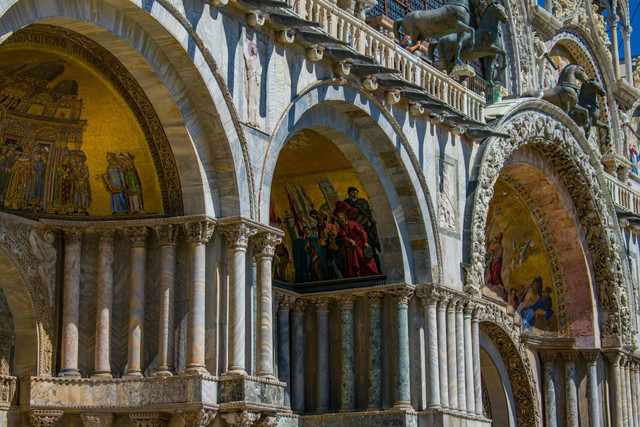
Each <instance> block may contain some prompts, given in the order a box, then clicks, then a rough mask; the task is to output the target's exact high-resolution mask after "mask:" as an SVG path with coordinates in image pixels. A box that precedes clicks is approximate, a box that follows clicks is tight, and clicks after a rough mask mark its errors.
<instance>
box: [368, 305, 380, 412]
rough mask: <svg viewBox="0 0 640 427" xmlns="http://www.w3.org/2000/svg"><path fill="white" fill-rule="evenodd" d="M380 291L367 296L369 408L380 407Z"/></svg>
mask: <svg viewBox="0 0 640 427" xmlns="http://www.w3.org/2000/svg"><path fill="white" fill-rule="evenodd" d="M382 295H383V294H382V293H381V292H372V293H370V294H369V295H368V297H369V405H368V408H369V409H382Z"/></svg>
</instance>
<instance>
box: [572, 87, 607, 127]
mask: <svg viewBox="0 0 640 427" xmlns="http://www.w3.org/2000/svg"><path fill="white" fill-rule="evenodd" d="M605 95H606V92H605V90H604V87H602V85H601V84H600V82H598V81H597V80H594V79H591V80H588V81H586V82H584V83H583V84H582V87H581V88H580V95H579V97H578V106H579V107H581V108H580V109H577V108H574V109H573V110H571V111H569V116H571V118H572V119H573V121H574V122H576V124H577V125H578V126H581V127H582V128H584V135H585V136H586V137H587V138H589V136H590V135H591V128H592V127H593V126H595V127H597V128H598V129H603V130H604V131H605V132H606V133H607V137H608V136H609V126H607V124H606V123H602V122H601V121H600V120H599V118H600V105H599V104H598V96H605Z"/></svg>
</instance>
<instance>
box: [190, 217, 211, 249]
mask: <svg viewBox="0 0 640 427" xmlns="http://www.w3.org/2000/svg"><path fill="white" fill-rule="evenodd" d="M214 229H215V225H214V223H213V222H211V221H206V220H204V221H187V222H186V223H185V224H184V231H185V235H186V237H187V242H189V243H202V244H206V243H207V242H208V241H209V240H210V239H211V236H213V230H214Z"/></svg>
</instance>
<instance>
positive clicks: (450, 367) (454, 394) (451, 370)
mask: <svg viewBox="0 0 640 427" xmlns="http://www.w3.org/2000/svg"><path fill="white" fill-rule="evenodd" d="M458 303H459V299H458V298H451V300H450V301H449V306H448V307H447V353H448V356H449V358H448V364H447V374H448V376H449V408H451V409H453V410H457V409H458V362H457V359H458V354H457V349H456V305H458Z"/></svg>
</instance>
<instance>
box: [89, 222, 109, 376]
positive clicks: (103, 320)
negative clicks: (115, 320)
mask: <svg viewBox="0 0 640 427" xmlns="http://www.w3.org/2000/svg"><path fill="white" fill-rule="evenodd" d="M98 236H99V238H100V245H99V246H98V296H97V302H96V354H95V367H94V373H93V377H94V378H111V364H110V363H109V351H110V345H109V342H110V341H109V338H110V333H111V304H112V300H113V230H101V231H99V232H98Z"/></svg>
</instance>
